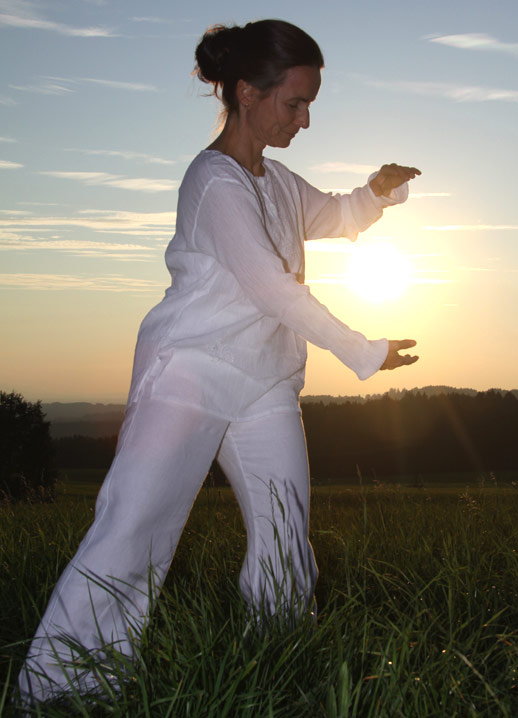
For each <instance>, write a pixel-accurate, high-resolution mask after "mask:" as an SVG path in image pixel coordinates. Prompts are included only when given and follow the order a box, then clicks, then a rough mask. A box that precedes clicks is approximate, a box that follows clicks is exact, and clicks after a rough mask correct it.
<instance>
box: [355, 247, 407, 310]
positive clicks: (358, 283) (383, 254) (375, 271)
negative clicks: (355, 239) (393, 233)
mask: <svg viewBox="0 0 518 718" xmlns="http://www.w3.org/2000/svg"><path fill="white" fill-rule="evenodd" d="M412 275H413V267H412V263H411V261H410V259H409V258H408V257H407V256H406V255H404V254H403V253H402V252H400V251H399V249H397V247H395V246H394V245H393V244H392V243H391V242H381V241H380V242H376V243H373V244H364V245H353V246H352V247H351V254H350V262H349V266H348V269H347V272H346V276H345V283H346V284H347V286H348V287H349V288H350V289H351V290H352V291H353V292H355V293H356V294H358V295H359V296H360V297H362V298H363V299H365V300H367V301H369V302H372V303H376V304H377V303H380V302H386V301H389V300H392V299H397V298H399V297H401V296H402V295H403V294H404V293H405V291H406V290H407V289H408V287H409V285H410V284H411V282H412Z"/></svg>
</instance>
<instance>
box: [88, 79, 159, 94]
mask: <svg viewBox="0 0 518 718" xmlns="http://www.w3.org/2000/svg"><path fill="white" fill-rule="evenodd" d="M77 82H90V83H92V84H95V85H103V86H104V87H111V88H114V89H116V90H132V91H134V92H158V87H155V86H154V85H146V84H143V83H142V82H121V81H120V80H102V79H99V78H97V77H80V78H78V80H77Z"/></svg>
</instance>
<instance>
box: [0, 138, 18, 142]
mask: <svg viewBox="0 0 518 718" xmlns="http://www.w3.org/2000/svg"><path fill="white" fill-rule="evenodd" d="M0 142H9V143H11V142H18V140H15V139H13V138H12V137H0Z"/></svg>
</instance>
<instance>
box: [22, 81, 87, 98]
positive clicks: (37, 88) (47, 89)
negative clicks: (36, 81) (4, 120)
mask: <svg viewBox="0 0 518 718" xmlns="http://www.w3.org/2000/svg"><path fill="white" fill-rule="evenodd" d="M9 87H10V88H11V89H12V90H18V92H34V93H36V94H38V95H66V94H67V93H69V92H75V90H73V89H72V88H71V87H66V86H65V85H60V84H58V83H57V82H47V81H43V82H42V83H41V84H40V85H9Z"/></svg>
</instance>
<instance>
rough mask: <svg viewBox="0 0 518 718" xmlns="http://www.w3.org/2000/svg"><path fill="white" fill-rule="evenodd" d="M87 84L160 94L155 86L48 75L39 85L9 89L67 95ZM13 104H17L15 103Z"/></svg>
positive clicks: (97, 78) (13, 86) (94, 78)
mask: <svg viewBox="0 0 518 718" xmlns="http://www.w3.org/2000/svg"><path fill="white" fill-rule="evenodd" d="M85 84H91V85H100V86H102V87H109V88H111V89H114V90H126V91H130V92H158V88H157V87H155V85H148V84H144V83H142V82H125V81H123V80H108V79H103V78H99V77H52V76H48V75H47V76H44V77H42V78H41V80H40V83H39V84H37V85H36V84H34V85H9V87H10V88H11V89H13V90H18V91H19V92H35V93H37V94H40V95H66V94H68V93H70V92H77V89H78V86H79V85H85ZM13 104H15V103H14V102H13Z"/></svg>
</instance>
